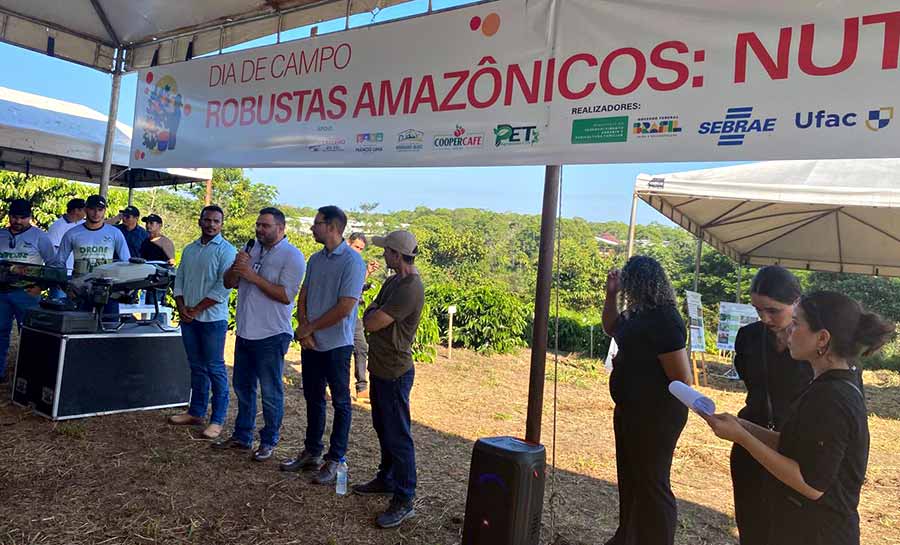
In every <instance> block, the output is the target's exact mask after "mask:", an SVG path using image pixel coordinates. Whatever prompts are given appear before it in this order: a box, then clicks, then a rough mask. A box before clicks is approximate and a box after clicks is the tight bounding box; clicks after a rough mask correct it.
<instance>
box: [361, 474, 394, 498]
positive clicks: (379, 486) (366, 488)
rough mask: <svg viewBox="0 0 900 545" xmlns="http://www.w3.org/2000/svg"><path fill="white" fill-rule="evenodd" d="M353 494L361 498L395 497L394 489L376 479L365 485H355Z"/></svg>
mask: <svg viewBox="0 0 900 545" xmlns="http://www.w3.org/2000/svg"><path fill="white" fill-rule="evenodd" d="M353 493H354V494H358V495H360V496H393V495H394V489H393V488H391V487H389V486H388V485H387V484H385V482H384V481H382V480H381V479H379V478H378V477H375V478H374V479H372V480H371V481H369V482H367V483H365V484H355V485H353Z"/></svg>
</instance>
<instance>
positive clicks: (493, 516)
mask: <svg viewBox="0 0 900 545" xmlns="http://www.w3.org/2000/svg"><path fill="white" fill-rule="evenodd" d="M546 458H547V453H546V451H545V450H544V446H543V445H536V444H533V443H527V442H525V441H522V440H520V439H516V438H514V437H487V438H483V439H479V440H478V441H476V442H475V447H474V448H473V449H472V465H471V467H470V468H469V491H468V494H467V496H466V520H465V523H464V524H463V536H462V545H537V543H538V542H539V540H540V537H541V512H542V510H543V506H544V480H545V476H546V474H545V465H546Z"/></svg>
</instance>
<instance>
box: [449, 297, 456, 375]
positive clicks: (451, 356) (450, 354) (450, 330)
mask: <svg viewBox="0 0 900 545" xmlns="http://www.w3.org/2000/svg"><path fill="white" fill-rule="evenodd" d="M447 314H449V315H450V325H449V326H448V327H447V359H448V360H450V361H453V315H454V314H456V305H450V306H449V307H447Z"/></svg>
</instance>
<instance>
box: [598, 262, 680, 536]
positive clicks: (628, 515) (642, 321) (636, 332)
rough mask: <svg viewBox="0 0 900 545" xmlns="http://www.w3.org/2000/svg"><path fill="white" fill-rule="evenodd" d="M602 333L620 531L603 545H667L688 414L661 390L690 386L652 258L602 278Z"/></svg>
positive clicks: (675, 316) (670, 300)
mask: <svg viewBox="0 0 900 545" xmlns="http://www.w3.org/2000/svg"><path fill="white" fill-rule="evenodd" d="M620 297H621V304H622V308H624V311H623V312H619V308H620V306H619V300H618V299H619V298H620ZM603 330H604V331H606V333H607V334H608V335H610V336H612V337H614V338H615V340H616V344H617V345H618V346H619V352H618V354H617V355H616V357H615V358H614V359H613V371H612V375H611V376H610V381H609V388H610V393H611V394H612V398H613V401H615V403H616V408H615V412H614V413H613V429H614V431H615V436H616V469H617V476H618V485H619V527H618V529H617V530H616V533H615V535H614V536H613V537H612V538H611V539H610V540H609V541H607V545H671V544H672V543H674V541H675V527H676V524H677V518H678V513H677V510H676V505H675V496H674V495H673V494H672V488H671V486H670V483H669V473H670V470H671V468H672V456H673V454H674V452H675V443H676V442H677V441H678V437H679V435H681V430H682V429H683V428H684V425H685V423H686V422H687V409H686V408H685V407H684V405H682V404H681V403H680V402H679V401H678V400H677V399H676V398H675V397H674V396H672V395H671V394H669V390H668V386H669V382H671V381H673V380H680V381H682V382H684V383H686V384H690V382H691V370H690V364H689V363H688V357H687V352H686V351H685V349H684V345H685V341H686V338H687V335H686V331H685V326H684V320H683V319H682V318H681V315H680V314H679V313H678V309H677V308H676V306H675V294H674V292H673V291H672V286H671V285H669V281H668V279H667V278H666V274H665V272H664V271H663V269H662V267H661V266H660V264H659V263H658V262H657V261H656V260H654V259H653V258H650V257H644V256H635V257H632V258H631V259H629V260H628V263H626V264H625V267H624V268H623V269H622V271H621V273H620V272H619V271H612V272H610V273H609V276H608V277H607V281H606V303H605V305H604V307H603Z"/></svg>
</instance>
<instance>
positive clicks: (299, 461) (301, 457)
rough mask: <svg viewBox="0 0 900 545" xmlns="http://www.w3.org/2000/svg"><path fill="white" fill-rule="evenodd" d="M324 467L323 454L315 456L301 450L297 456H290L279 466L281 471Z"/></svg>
mask: <svg viewBox="0 0 900 545" xmlns="http://www.w3.org/2000/svg"><path fill="white" fill-rule="evenodd" d="M320 467H322V456H313V455H312V454H310V453H308V452H307V451H305V450H303V451H300V454H298V455H297V457H296V458H289V459H287V460H285V461H283V462H281V465H280V466H279V468H280V469H281V471H290V472H292V473H293V472H296V471H310V470H313V469H319V468H320Z"/></svg>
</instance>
